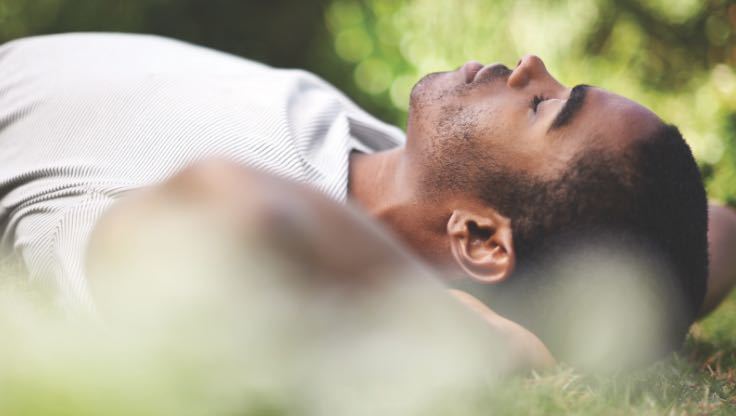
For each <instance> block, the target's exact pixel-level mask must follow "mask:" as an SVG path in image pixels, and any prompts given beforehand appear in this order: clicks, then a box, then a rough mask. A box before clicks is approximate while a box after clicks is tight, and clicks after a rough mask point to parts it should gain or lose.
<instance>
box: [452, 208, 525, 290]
mask: <svg viewBox="0 0 736 416" xmlns="http://www.w3.org/2000/svg"><path fill="white" fill-rule="evenodd" d="M447 235H448V237H449V238H450V248H451V249H452V256H453V257H454V258H455V261H456V262H457V264H458V265H459V266H460V267H461V268H462V269H463V270H464V271H465V272H466V273H467V274H468V275H469V276H470V277H472V278H474V279H476V280H479V281H481V282H483V283H496V282H500V281H502V280H504V279H506V278H507V277H509V275H511V272H512V271H513V269H514V263H515V261H516V256H515V253H514V244H513V239H512V233H511V220H509V219H508V218H506V217H505V216H503V215H501V214H500V213H498V212H497V211H495V210H493V209H492V208H487V209H483V210H482V211H477V212H476V211H473V210H463V209H456V210H454V211H453V212H452V216H450V219H449V220H448V221H447Z"/></svg>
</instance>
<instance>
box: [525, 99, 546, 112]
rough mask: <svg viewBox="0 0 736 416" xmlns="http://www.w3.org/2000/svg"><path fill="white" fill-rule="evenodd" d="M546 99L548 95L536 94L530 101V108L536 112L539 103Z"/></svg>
mask: <svg viewBox="0 0 736 416" xmlns="http://www.w3.org/2000/svg"><path fill="white" fill-rule="evenodd" d="M546 100H547V97H545V96H544V95H535V96H534V98H532V100H531V101H530V102H529V108H531V109H532V110H533V111H534V112H535V113H536V112H537V107H538V106H539V103H541V102H542V101H546Z"/></svg>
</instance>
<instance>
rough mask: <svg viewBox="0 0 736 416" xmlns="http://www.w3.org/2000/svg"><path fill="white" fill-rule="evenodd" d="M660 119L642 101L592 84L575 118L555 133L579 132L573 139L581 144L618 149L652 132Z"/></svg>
mask: <svg viewBox="0 0 736 416" xmlns="http://www.w3.org/2000/svg"><path fill="white" fill-rule="evenodd" d="M661 123H662V121H661V120H660V119H659V117H657V115H656V114H654V113H653V112H652V111H651V110H649V109H648V108H646V107H644V106H643V105H641V104H639V103H636V102H634V101H632V100H630V99H628V98H625V97H622V96H620V95H617V94H614V93H612V92H609V91H606V90H604V89H601V88H595V87H591V88H590V89H589V91H588V94H587V96H586V97H585V103H584V104H583V108H582V109H581V110H580V112H579V114H578V115H577V117H576V118H575V120H574V121H572V122H571V123H570V125H568V126H566V127H565V128H563V129H561V131H560V132H558V133H559V134H564V135H573V136H582V137H576V138H577V139H578V140H575V142H576V143H577V144H578V145H580V146H583V147H587V146H599V147H602V148H604V149H608V150H611V151H620V150H623V149H625V148H627V147H628V146H629V145H630V144H632V142H634V141H636V140H642V139H644V138H646V137H648V136H649V135H651V134H652V133H653V132H654V131H655V130H656V129H657V127H658V126H660V125H661Z"/></svg>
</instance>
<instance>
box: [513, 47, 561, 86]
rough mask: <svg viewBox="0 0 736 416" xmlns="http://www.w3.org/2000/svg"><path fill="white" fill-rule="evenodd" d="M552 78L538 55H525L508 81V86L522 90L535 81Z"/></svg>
mask: <svg viewBox="0 0 736 416" xmlns="http://www.w3.org/2000/svg"><path fill="white" fill-rule="evenodd" d="M544 78H552V76H551V75H550V74H549V72H547V67H545V66H544V61H542V59H541V58H540V57H538V56H536V55H525V56H524V57H523V58H521V60H520V61H519V64H518V65H516V68H514V71H513V72H512V73H511V76H509V79H508V85H509V86H510V87H514V88H521V87H524V86H526V85H527V84H529V83H530V82H531V81H532V80H535V79H544Z"/></svg>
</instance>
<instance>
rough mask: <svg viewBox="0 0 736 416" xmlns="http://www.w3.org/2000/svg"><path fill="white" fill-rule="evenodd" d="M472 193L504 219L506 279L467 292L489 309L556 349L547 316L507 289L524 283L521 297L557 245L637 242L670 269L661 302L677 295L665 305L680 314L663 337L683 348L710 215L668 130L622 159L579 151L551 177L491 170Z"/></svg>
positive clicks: (701, 278) (677, 139)
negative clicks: (509, 261) (509, 241)
mask: <svg viewBox="0 0 736 416" xmlns="http://www.w3.org/2000/svg"><path fill="white" fill-rule="evenodd" d="M478 190H479V192H480V195H479V196H480V197H481V198H483V199H484V200H485V201H486V202H487V203H488V204H489V205H491V206H493V207H494V208H495V209H497V210H498V211H499V212H501V213H502V214H504V215H505V216H507V217H508V218H509V219H510V220H511V225H512V233H513V242H514V249H515V251H516V259H517V264H516V270H515V272H514V275H513V276H512V277H511V278H510V279H508V280H507V282H504V283H502V284H501V285H499V286H497V287H495V288H489V287H486V286H481V285H477V286H474V287H475V289H472V288H471V289H470V291H471V292H473V293H474V294H476V295H477V296H478V297H480V298H481V299H485V300H486V301H487V302H488V303H489V306H490V307H491V308H492V309H494V310H496V311H497V312H498V313H500V314H501V315H504V316H506V317H507V318H509V319H511V320H514V321H517V322H519V323H520V324H522V325H523V326H526V327H527V328H528V329H530V330H532V332H534V333H536V334H537V335H538V336H540V338H542V341H544V342H545V343H547V344H548V346H550V349H551V350H552V352H553V353H555V348H554V344H555V342H554V340H553V338H554V334H548V333H547V332H548V330H549V328H548V325H547V323H545V321H544V319H541V318H543V317H541V316H538V315H540V314H544V313H545V312H543V311H539V310H537V311H536V312H534V313H533V312H531V311H532V310H534V308H533V307H532V305H526V306H525V307H522V308H519V307H518V302H520V300H519V299H514V300H513V301H511V300H510V299H511V298H512V297H513V296H509V294H510V293H509V292H510V290H511V289H512V288H513V287H514V286H517V287H518V286H519V285H520V284H521V283H520V282H523V283H524V284H527V286H525V288H524V289H523V290H524V294H523V295H519V294H518V293H517V294H516V296H527V295H529V294H530V293H531V292H530V291H529V285H528V284H529V283H530V282H531V284H532V286H534V285H535V283H536V286H540V284H543V283H544V282H543V279H544V276H539V274H540V273H539V271H540V270H541V269H540V267H542V268H543V267H544V266H543V264H544V262H545V261H546V260H548V259H550V258H551V257H555V256H556V255H557V254H560V253H559V250H560V249H561V247H570V244H569V243H570V240H571V239H582V238H583V236H585V237H590V236H594V238H598V237H597V236H601V235H605V237H606V238H607V239H612V240H618V242H620V244H621V246H623V247H633V246H634V245H636V246H637V247H642V244H644V245H645V246H647V247H648V248H650V249H651V250H650V251H649V252H650V253H654V252H657V253H659V255H660V256H661V258H662V259H663V261H664V262H666V263H667V264H668V266H669V269H668V270H671V271H672V272H671V273H666V274H667V276H666V277H665V279H666V280H667V282H666V284H667V285H668V286H669V287H670V288H672V290H670V291H669V292H668V294H667V296H670V297H679V298H680V299H679V301H678V302H673V303H671V305H678V306H677V308H678V310H676V311H670V312H672V313H671V314H670V315H669V316H672V322H671V324H672V327H671V328H669V331H670V333H671V334H670V335H671V338H672V340H676V341H674V342H677V343H681V341H682V340H683V338H684V336H685V333H686V332H687V329H688V327H689V325H690V324H691V323H692V322H693V321H694V320H695V318H696V316H697V313H698V311H699V309H700V307H701V304H702V302H703V299H704V296H705V291H706V281H707V276H708V242H707V225H708V218H707V215H708V214H707V212H708V209H707V199H706V194H705V189H704V186H703V182H702V179H701V176H700V172H699V170H698V167H697V164H696V162H695V160H694V158H693V155H692V152H691V150H690V148H689V146H688V145H687V143H686V142H685V140H684V139H683V137H682V135H681V134H680V132H679V131H678V129H677V128H676V127H675V126H672V125H666V124H661V125H660V126H659V127H658V128H657V129H656V131H655V132H654V133H653V134H651V135H649V136H648V137H642V138H639V139H638V140H635V141H634V142H632V144H631V145H630V146H628V148H627V149H625V150H624V151H623V154H620V153H616V154H612V153H611V152H606V151H603V150H602V149H596V148H590V149H587V150H586V151H583V152H581V153H580V154H579V155H578V156H577V157H576V158H575V160H574V161H573V163H571V164H570V167H569V168H568V169H567V170H566V171H565V172H564V173H563V174H562V175H560V176H559V177H558V178H556V179H554V180H539V179H535V178H531V177H529V176H525V175H524V174H523V173H519V172H505V173H504V172H498V171H495V172H493V173H489V174H488V175H485V176H484V179H483V180H482V181H481V183H480V184H478ZM535 271H536V273H535ZM535 274H536V275H535ZM519 276H523V278H521V277H519ZM471 286H473V285H471ZM466 289H468V288H466ZM529 296H531V295H529ZM540 296H542V295H540ZM527 301H528V302H535V301H534V300H532V299H527ZM509 302H516V304H517V305H516V306H517V307H511V306H510V304H509ZM535 314H536V315H537V316H534V315H535Z"/></svg>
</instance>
